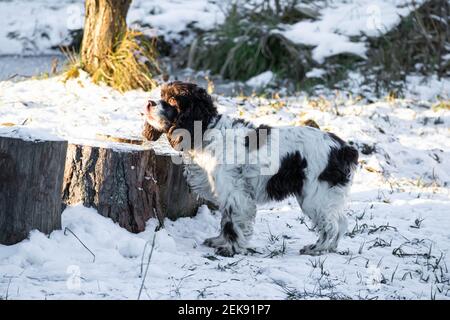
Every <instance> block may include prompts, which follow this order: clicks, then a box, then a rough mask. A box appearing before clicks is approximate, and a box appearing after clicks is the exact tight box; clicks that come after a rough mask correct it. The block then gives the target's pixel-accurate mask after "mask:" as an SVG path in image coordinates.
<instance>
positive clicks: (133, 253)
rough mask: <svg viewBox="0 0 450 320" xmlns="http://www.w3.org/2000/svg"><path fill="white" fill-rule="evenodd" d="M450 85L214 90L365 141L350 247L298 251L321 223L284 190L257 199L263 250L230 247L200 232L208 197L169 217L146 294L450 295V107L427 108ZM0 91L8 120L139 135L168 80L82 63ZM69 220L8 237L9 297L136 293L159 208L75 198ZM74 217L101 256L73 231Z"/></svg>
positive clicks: (257, 118)
mask: <svg viewBox="0 0 450 320" xmlns="http://www.w3.org/2000/svg"><path fill="white" fill-rule="evenodd" d="M448 84H449V80H448V79H441V80H438V79H437V78H432V79H429V81H428V82H421V81H418V79H416V78H414V77H412V78H410V79H409V82H408V84H407V88H406V98H405V99H384V100H383V99H382V100H379V101H377V102H375V103H367V102H365V101H364V100H359V99H357V98H356V97H352V96H351V95H347V94H346V93H344V92H342V93H336V94H334V95H331V94H330V95H329V96H323V97H308V96H306V95H304V94H299V95H298V96H291V97H284V98H280V99H266V98H262V97H258V96H253V97H226V96H219V95H215V96H214V98H215V101H216V104H217V105H218V108H219V111H220V112H222V113H228V114H230V115H232V116H241V117H244V118H245V119H247V120H250V121H253V122H255V123H256V124H260V123H267V124H269V125H273V126H276V125H286V124H290V125H293V124H298V123H300V121H302V120H305V119H314V120H315V121H316V122H317V123H318V124H319V125H320V127H321V128H322V129H324V130H330V131H332V132H335V133H336V134H338V135H339V136H340V137H342V138H343V139H346V140H349V141H352V142H353V143H354V144H356V145H357V146H358V148H359V149H360V150H365V151H364V152H365V153H367V154H364V153H361V157H360V158H361V159H360V168H359V170H358V172H357V174H356V177H355V182H354V186H353V188H352V192H351V195H350V199H349V203H348V207H347V208H346V213H347V214H348V217H349V234H348V235H347V236H346V237H345V238H344V239H343V241H342V242H341V244H340V246H339V250H340V253H341V254H326V255H323V256H320V257H310V256H303V255H299V253H298V251H299V249H300V248H301V247H302V246H304V245H306V244H310V243H312V242H313V241H315V240H316V235H315V234H314V232H312V231H309V229H308V227H310V222H309V221H308V220H307V219H304V218H303V216H302V214H301V211H300V209H299V207H298V205H297V204H296V203H295V201H294V200H293V199H287V200H285V201H283V202H281V203H270V204H267V205H264V206H260V207H259V208H258V215H257V219H256V226H255V235H254V238H253V240H252V247H253V248H255V249H256V250H257V251H258V252H259V253H255V254H252V255H246V256H244V255H237V256H235V257H233V258H224V257H220V256H216V255H214V251H213V250H212V249H211V248H207V247H205V246H203V245H202V241H203V240H204V239H205V238H207V237H211V236H214V235H216V234H217V233H218V228H219V224H220V215H219V214H218V213H217V212H211V211H210V210H208V209H207V208H206V207H202V208H201V209H200V210H199V212H198V214H197V216H195V217H193V218H181V219H178V220H177V221H171V220H165V228H164V229H162V230H160V231H158V232H157V233H156V242H155V249H154V252H153V256H152V259H151V262H150V266H149V271H148V275H147V279H146V282H145V290H144V293H143V296H142V297H141V298H143V299H179V298H185V299H197V298H200V299H202V298H224V299H258V298H259V299H269V298H270V299H285V298H288V297H293V298H354V299H368V298H378V299H430V297H435V298H437V299H448V298H449V294H450V291H449V289H450V285H449V280H450V279H449V272H448V268H447V266H448V264H449V262H450V261H449V249H450V233H449V231H448V230H449V228H450V214H449V213H450V193H449V185H450V132H449V130H448V128H449V127H450V111H449V110H442V109H441V110H433V108H431V106H432V105H433V104H434V103H435V102H436V101H437V99H439V98H440V97H441V98H442V97H444V98H445V97H447V98H448V92H449V91H448V88H449V87H448ZM0 92H1V94H0V123H5V122H11V123H16V124H22V123H24V122H25V125H24V126H22V127H21V130H35V129H36V130H40V131H38V132H44V131H42V130H45V132H47V133H50V134H54V135H56V136H58V137H61V138H64V139H67V140H69V141H82V142H83V141H84V142H87V141H90V142H91V143H99V142H98V141H96V134H98V133H99V134H111V135H114V136H124V137H137V136H139V135H140V131H141V126H142V118H141V115H140V111H141V109H142V108H143V107H144V106H145V104H146V101H147V99H148V98H149V97H150V96H152V97H157V96H158V92H159V91H158V90H155V91H154V92H151V93H146V92H143V91H141V90H136V91H130V92H127V93H125V94H120V93H118V92H116V91H114V90H112V89H111V88H108V87H106V86H102V85H101V86H98V85H94V84H92V83H91V82H90V80H89V79H88V78H87V77H86V75H85V74H84V73H82V74H81V76H80V78H79V79H73V80H69V81H67V82H66V83H64V82H63V81H62V78H61V77H53V78H49V79H45V80H26V81H21V82H13V81H3V82H0ZM336 110H338V112H339V115H337V114H336ZM0 128H1V130H2V131H4V130H12V128H15V127H12V128H10V127H7V128H6V129H4V128H2V127H0ZM26 132H32V131H26ZM416 220H417V221H416ZM62 223H63V230H61V231H54V232H53V233H51V234H50V235H49V236H46V235H44V234H42V233H40V232H39V231H36V230H35V231H32V232H31V233H30V236H29V239H28V240H24V241H22V242H20V243H18V244H16V245H13V246H1V245H0V299H1V298H3V299H5V298H8V299H25V298H33V299H87V298H93V299H136V298H137V296H138V292H139V288H140V285H141V282H142V279H143V278H142V277H141V270H142V269H143V268H144V267H145V263H146V261H147V256H148V254H149V252H150V247H151V243H152V239H153V235H154V230H155V227H156V226H157V223H158V222H157V221H156V220H155V219H150V220H149V221H148V223H147V227H146V230H145V231H144V232H142V233H139V234H131V233H129V232H127V231H126V230H124V229H122V228H120V227H119V226H118V225H117V224H114V223H113V222H112V221H111V220H110V219H108V218H105V217H102V216H100V215H99V214H97V212H96V211H95V210H94V209H91V208H84V207H83V206H81V205H75V206H70V207H68V208H67V209H66V210H65V211H64V213H63V216H62ZM66 227H67V228H68V230H70V231H72V232H73V233H74V234H75V235H76V236H77V237H78V238H79V239H80V240H81V241H82V242H83V244H84V245H86V246H87V247H88V248H89V250H90V251H91V252H92V253H93V255H92V254H91V252H89V251H88V250H87V249H85V248H84V246H83V244H82V243H80V242H79V241H78V240H77V239H76V238H75V237H74V236H73V234H72V233H71V232H70V231H67V230H66V233H64V229H65V228H66ZM146 243H147V246H146ZM144 248H145V254H144V255H143V252H144ZM441 255H442V256H441ZM94 258H95V259H94ZM142 261H143V262H142Z"/></svg>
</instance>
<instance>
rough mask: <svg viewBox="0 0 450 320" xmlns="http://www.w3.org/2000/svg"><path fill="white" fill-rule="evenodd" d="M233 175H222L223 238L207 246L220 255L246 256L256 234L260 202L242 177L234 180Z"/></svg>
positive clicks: (218, 183) (221, 232) (212, 239)
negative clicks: (257, 212) (253, 235)
mask: <svg viewBox="0 0 450 320" xmlns="http://www.w3.org/2000/svg"><path fill="white" fill-rule="evenodd" d="M230 176H231V177H233V175H230V174H229V172H226V173H225V174H222V176H221V175H220V174H219V175H218V177H217V178H216V179H215V180H216V183H217V184H216V185H218V186H221V188H220V189H218V190H217V191H216V197H217V199H218V200H219V205H220V211H221V213H222V221H221V231H220V235H219V236H217V237H214V238H210V239H207V240H206V241H205V245H207V246H209V247H213V248H216V249H217V250H216V253H217V254H220V255H222V256H228V257H231V256H233V255H234V254H235V253H246V252H247V244H248V240H249V239H250V237H251V236H252V234H253V225H254V222H255V215H256V201H255V197H254V193H253V190H252V189H251V187H250V186H249V185H248V184H247V183H245V179H243V178H242V177H234V178H231V179H230Z"/></svg>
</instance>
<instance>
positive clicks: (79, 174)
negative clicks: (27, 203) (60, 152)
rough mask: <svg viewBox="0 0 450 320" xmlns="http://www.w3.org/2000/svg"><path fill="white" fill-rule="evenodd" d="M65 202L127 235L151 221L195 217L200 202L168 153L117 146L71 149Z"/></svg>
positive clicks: (78, 146)
mask: <svg viewBox="0 0 450 320" xmlns="http://www.w3.org/2000/svg"><path fill="white" fill-rule="evenodd" d="M63 202H64V204H65V205H71V204H76V203H82V204H83V205H84V206H87V207H93V208H95V209H97V210H98V213H99V214H101V215H103V216H105V217H109V218H111V219H112V220H113V221H115V222H118V223H119V225H120V226H122V227H124V228H126V229H127V230H129V231H131V232H141V231H143V230H144V229H145V223H146V221H147V220H148V219H149V218H152V217H153V218H158V219H159V221H160V222H161V223H162V221H163V219H164V218H166V217H168V218H170V219H176V218H178V217H186V216H193V215H194V214H195V213H196V212H197V209H198V207H199V206H200V205H201V204H202V203H203V201H202V200H201V199H199V198H198V197H197V195H196V194H194V193H192V192H191V191H190V190H189V187H188V185H187V183H186V181H185V179H184V177H183V167H182V165H177V164H175V163H173V162H172V159H171V156H170V155H169V154H167V153H165V152H164V151H162V150H159V149H158V148H156V149H155V148H153V147H149V146H136V145H126V144H121V143H112V144H111V143H109V144H101V143H100V144H99V143H97V144H94V145H86V144H69V147H68V152H67V159H66V167H65V174H64V184H63Z"/></svg>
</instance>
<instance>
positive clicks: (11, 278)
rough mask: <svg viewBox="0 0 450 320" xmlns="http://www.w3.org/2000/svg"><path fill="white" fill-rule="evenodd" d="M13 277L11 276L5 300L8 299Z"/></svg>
mask: <svg viewBox="0 0 450 320" xmlns="http://www.w3.org/2000/svg"><path fill="white" fill-rule="evenodd" d="M11 281H12V277H10V278H9V282H8V287H7V288H6V294H5V300H8V295H9V287H10V286H11Z"/></svg>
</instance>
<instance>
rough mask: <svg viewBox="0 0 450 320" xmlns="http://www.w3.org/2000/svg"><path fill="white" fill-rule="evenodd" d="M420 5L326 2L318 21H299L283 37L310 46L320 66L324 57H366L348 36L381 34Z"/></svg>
mask: <svg viewBox="0 0 450 320" xmlns="http://www.w3.org/2000/svg"><path fill="white" fill-rule="evenodd" d="M422 2H423V1H407V0H401V1H391V0H376V1H373V0H349V1H336V0H335V1H330V2H327V6H326V7H325V8H324V9H322V10H320V14H321V16H320V18H319V19H318V20H316V21H300V22H298V23H296V24H294V25H292V26H287V30H286V31H284V32H283V34H284V36H286V37H287V38H288V39H290V40H292V41H293V42H295V43H301V44H306V45H311V46H314V49H313V58H314V60H316V61H317V62H318V63H323V62H324V61H325V58H327V57H330V56H333V55H337V54H341V53H347V54H354V55H357V56H360V57H362V58H366V55H365V52H366V44H365V42H364V40H363V39H361V40H352V39H351V38H350V37H351V36H362V35H366V36H380V35H382V34H385V33H386V32H387V31H389V30H391V29H392V28H393V27H395V26H396V25H397V24H398V23H399V22H400V19H401V17H402V16H405V15H407V14H408V13H410V12H411V11H412V10H413V9H414V8H415V7H417V6H418V5H420V3H422ZM413 3H414V4H415V5H416V6H414V5H413Z"/></svg>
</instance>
